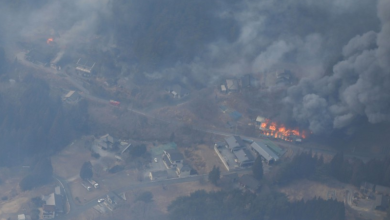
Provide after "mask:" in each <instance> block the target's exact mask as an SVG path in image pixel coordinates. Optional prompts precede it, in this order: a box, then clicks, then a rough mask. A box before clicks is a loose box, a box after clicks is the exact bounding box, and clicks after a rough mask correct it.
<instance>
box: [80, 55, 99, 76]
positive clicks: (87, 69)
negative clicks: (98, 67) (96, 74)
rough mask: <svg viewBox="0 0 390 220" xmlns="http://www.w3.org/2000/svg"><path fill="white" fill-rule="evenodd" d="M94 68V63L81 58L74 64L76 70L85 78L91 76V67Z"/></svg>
mask: <svg viewBox="0 0 390 220" xmlns="http://www.w3.org/2000/svg"><path fill="white" fill-rule="evenodd" d="M94 66H95V63H94V62H90V61H86V60H82V59H81V58H80V59H79V60H78V61H77V63H76V70H77V71H79V72H80V73H83V74H84V75H85V76H90V74H92V70H93V67H94Z"/></svg>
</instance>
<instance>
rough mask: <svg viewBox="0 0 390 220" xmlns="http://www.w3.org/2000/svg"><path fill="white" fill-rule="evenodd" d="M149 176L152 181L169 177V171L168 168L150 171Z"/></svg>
mask: <svg viewBox="0 0 390 220" xmlns="http://www.w3.org/2000/svg"><path fill="white" fill-rule="evenodd" d="M149 178H150V180H152V181H156V180H163V179H168V172H167V171H166V170H159V171H151V172H149Z"/></svg>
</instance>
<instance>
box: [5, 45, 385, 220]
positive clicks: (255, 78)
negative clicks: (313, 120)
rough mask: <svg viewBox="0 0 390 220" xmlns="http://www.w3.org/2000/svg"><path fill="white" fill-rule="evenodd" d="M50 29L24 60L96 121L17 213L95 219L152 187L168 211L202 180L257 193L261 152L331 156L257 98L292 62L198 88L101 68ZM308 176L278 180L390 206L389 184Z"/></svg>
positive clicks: (359, 204)
mask: <svg viewBox="0 0 390 220" xmlns="http://www.w3.org/2000/svg"><path fill="white" fill-rule="evenodd" d="M49 39H51V40H48V41H47V42H46V45H44V46H43V47H42V48H46V49H42V48H39V49H37V48H35V47H33V48H32V49H31V50H27V51H22V52H20V53H18V54H17V56H16V58H17V62H19V63H20V64H22V65H25V66H28V67H30V68H33V69H35V70H36V71H37V72H39V74H41V73H45V74H44V75H39V76H40V77H43V78H45V79H48V80H49V81H51V82H53V84H54V85H56V86H55V88H54V90H55V92H56V93H57V94H59V95H60V96H61V98H62V99H61V100H62V103H63V105H64V106H76V105H77V104H78V103H80V102H83V101H87V102H88V103H89V104H90V106H89V108H90V109H92V110H89V111H90V113H91V114H90V115H91V116H90V117H91V118H92V119H93V120H94V121H95V123H94V124H93V125H94V126H95V127H96V128H95V130H94V133H93V134H91V135H88V136H82V137H81V138H79V139H76V140H74V141H73V142H72V143H71V144H70V145H69V146H67V147H66V148H64V149H63V150H62V151H61V152H59V153H58V154H56V155H53V156H52V158H51V161H52V164H53V174H54V175H53V182H52V184H51V185H50V186H48V187H47V188H45V189H42V191H43V192H42V193H41V194H40V195H37V193H38V192H34V193H33V192H31V194H27V193H26V194H27V195H24V196H25V197H24V198H30V199H29V200H24V203H23V205H21V206H19V209H17V210H15V209H13V211H12V213H7V214H6V216H9V218H10V219H16V218H17V219H18V220H24V219H81V218H79V216H83V218H84V217H85V219H88V218H90V219H91V218H94V217H96V216H99V215H104V214H109V213H112V212H114V210H116V209H117V208H118V207H121V206H122V205H123V204H131V205H133V206H134V204H135V202H136V201H139V200H144V201H147V202H150V200H151V198H150V195H149V194H148V192H151V191H153V198H154V201H155V203H156V207H154V211H155V212H156V213H158V211H160V212H163V213H166V209H167V203H168V201H172V200H173V199H174V198H176V197H178V196H182V195H188V194H189V193H191V192H194V191H196V190H200V189H204V190H208V191H213V190H221V189H239V190H242V191H243V192H250V193H255V194H256V193H260V192H261V191H262V190H263V189H264V188H263V183H262V181H259V180H257V179H256V178H254V177H253V174H252V166H253V164H254V163H255V161H256V159H257V158H260V159H261V161H262V167H263V170H264V174H265V175H273V173H274V170H275V169H277V167H278V166H279V165H281V164H284V163H285V162H286V161H287V162H288V161H291V159H292V158H293V157H294V156H295V155H298V154H299V153H300V152H309V151H310V152H312V153H313V155H317V154H318V155H323V156H324V157H325V158H326V160H327V161H330V160H331V158H332V156H333V155H334V152H329V151H327V148H326V147H323V146H319V145H316V143H314V142H310V134H311V132H310V131H308V130H305V129H302V128H300V127H299V126H295V125H293V126H292V127H288V126H286V125H283V124H281V123H280V122H279V121H277V120H276V119H274V117H273V116H274V115H273V114H272V112H271V113H270V112H269V111H267V110H264V109H267V105H269V103H267V104H264V106H260V107H259V106H257V105H255V104H253V103H254V102H253V99H251V98H252V97H251V96H252V94H253V93H254V92H259V91H263V92H264V93H266V94H267V96H265V97H264V99H266V100H268V99H273V98H275V97H274V96H272V94H271V95H269V94H268V93H267V89H268V88H269V87H272V86H273V87H277V88H283V87H284V86H287V85H291V84H294V83H296V81H297V76H296V71H297V70H295V71H294V70H292V69H294V67H292V68H291V70H290V69H288V68H286V69H284V68H280V69H276V70H269V71H267V72H264V73H253V74H244V75H242V76H240V77H225V78H223V79H220V80H219V81H218V82H215V83H214V84H213V86H212V87H211V88H201V89H198V88H196V87H194V86H192V85H191V83H187V84H185V83H182V82H178V81H174V80H173V81H164V82H160V81H153V80H148V79H144V78H142V77H140V78H141V79H138V78H134V77H130V76H120V77H112V78H110V77H107V76H106V75H104V74H101V73H100V72H99V71H100V70H101V68H102V65H100V64H99V63H97V62H95V61H93V59H89V58H86V57H88V56H85V54H84V56H83V58H78V59H74V62H68V63H66V62H64V61H63V59H62V57H63V56H66V53H65V52H64V51H62V50H59V48H57V46H56V45H55V39H52V38H49ZM98 68H100V69H98ZM12 80H13V81H10V83H17V81H18V80H17V77H15V79H12ZM58 85H60V86H58ZM140 85H142V86H140ZM57 86H58V87H57ZM276 93H278V91H277V92H276ZM248 97H249V98H248ZM248 100H250V101H248ZM251 102H253V103H251ZM248 103H249V104H248ZM199 106H201V107H200V108H199ZM268 107H269V106H268ZM129 118H130V119H129ZM133 118H135V119H133ZM111 131H112V133H111ZM118 131H120V132H118ZM135 136H137V137H138V138H134V137H135ZM313 143H314V144H313ZM313 145H314V146H315V147H312V146H313ZM309 146H310V147H309ZM84 165H86V167H88V170H90V174H89V175H88V177H85V176H83V175H82V174H81V173H82V170H83V167H84ZM214 168H217V169H218V170H219V171H220V180H219V183H218V185H213V184H211V183H210V181H209V179H208V175H209V174H210V172H212V170H214ZM23 172H25V171H23ZM23 172H22V173H23ZM180 184H182V185H180ZM183 184H187V185H186V186H184V185H183ZM306 184H307V189H302V188H300V189H299V190H298V188H299V187H300V186H293V187H291V188H288V187H286V188H280V189H279V190H280V191H281V192H284V193H286V194H288V196H289V197H291V199H292V200H300V199H311V198H313V197H316V196H318V197H322V198H325V199H336V200H338V201H345V203H346V204H348V205H349V206H350V207H351V208H352V209H354V210H357V211H358V212H363V213H366V214H367V213H368V214H367V215H371V214H372V213H374V215H377V216H383V211H384V210H386V209H387V208H388V207H389V196H388V195H389V194H390V189H389V188H386V187H382V186H376V189H374V187H373V186H372V185H370V183H365V185H364V187H363V186H362V189H356V188H354V187H351V186H350V185H341V184H336V185H337V186H333V187H329V186H328V185H326V184H318V183H313V182H310V181H308V182H306ZM153 187H154V188H153ZM186 187H190V188H186ZM265 188H266V187H265ZM292 188H293V189H292ZM294 189H295V190H294ZM145 190H148V191H145ZM175 190H177V192H175ZM306 190H307V192H306ZM296 192H299V193H300V195H298V196H297V195H296ZM39 193H40V192H39ZM164 193H165V194H164ZM161 194H163V195H164V196H161ZM32 195H34V196H32ZM159 195H160V196H159ZM15 197H17V196H15ZM148 198H149V199H148ZM31 201H32V202H31ZM147 202H146V203H147ZM23 210H25V211H24V212H23ZM31 210H35V211H34V212H32V211H31ZM36 210H39V212H37V211H36ZM16 212H17V213H16ZM378 213H379V214H378ZM0 214H2V213H0ZM91 216H92V217H91ZM37 217H38V218H37Z"/></svg>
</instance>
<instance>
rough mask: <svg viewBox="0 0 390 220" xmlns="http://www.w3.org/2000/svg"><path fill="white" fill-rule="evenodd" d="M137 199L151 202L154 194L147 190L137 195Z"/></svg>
mask: <svg viewBox="0 0 390 220" xmlns="http://www.w3.org/2000/svg"><path fill="white" fill-rule="evenodd" d="M135 201H142V202H145V203H150V202H152V201H153V194H152V193H151V192H149V191H145V192H143V193H141V194H139V195H138V196H137V198H136V199H135Z"/></svg>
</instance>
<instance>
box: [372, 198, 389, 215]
mask: <svg viewBox="0 0 390 220" xmlns="http://www.w3.org/2000/svg"><path fill="white" fill-rule="evenodd" d="M389 200H390V197H389V196H386V195H377V196H376V200H375V202H376V204H375V209H376V210H380V211H386V210H387V209H388V208H389Z"/></svg>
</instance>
